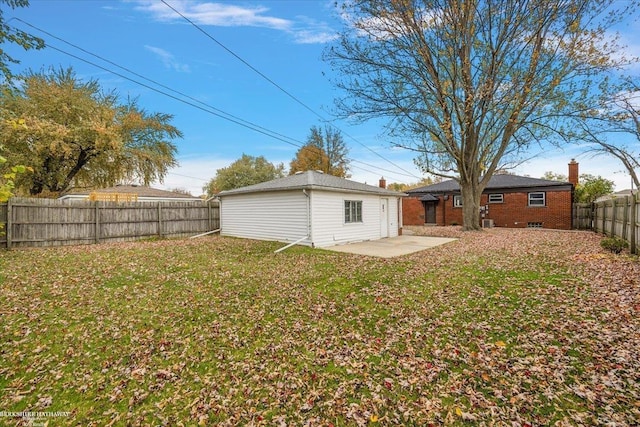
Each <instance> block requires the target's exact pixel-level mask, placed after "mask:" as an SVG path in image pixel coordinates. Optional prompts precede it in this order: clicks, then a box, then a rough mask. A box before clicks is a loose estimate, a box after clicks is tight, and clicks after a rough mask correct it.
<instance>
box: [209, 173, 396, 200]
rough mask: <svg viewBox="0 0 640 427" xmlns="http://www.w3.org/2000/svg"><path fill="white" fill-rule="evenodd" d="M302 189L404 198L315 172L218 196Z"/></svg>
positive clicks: (388, 191)
mask: <svg viewBox="0 0 640 427" xmlns="http://www.w3.org/2000/svg"><path fill="white" fill-rule="evenodd" d="M303 189H307V190H309V189H311V190H312V189H322V190H326V191H347V192H354V193H371V194H381V195H389V196H405V193H399V192H397V191H393V190H387V189H386V188H380V187H376V186H373V185H367V184H362V183H360V182H356V181H350V180H348V179H344V178H339V177H337V176H333V175H328V174H325V173H322V172H317V171H306V172H302V173H297V174H295V175H289V176H286V177H284V178H278V179H274V180H272V181H267V182H262V183H260V184H255V185H249V186H246V187H241V188H236V189H233V190H227V191H221V192H220V193H219V194H218V196H221V197H224V196H228V195H232V194H246V193H258V192H265V191H282V190H303Z"/></svg>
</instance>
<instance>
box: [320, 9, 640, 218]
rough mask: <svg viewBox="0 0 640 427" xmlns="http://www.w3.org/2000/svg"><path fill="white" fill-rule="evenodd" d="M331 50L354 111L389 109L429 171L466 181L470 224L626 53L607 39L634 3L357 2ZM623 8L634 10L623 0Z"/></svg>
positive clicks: (395, 130)
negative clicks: (495, 182) (490, 192)
mask: <svg viewBox="0 0 640 427" xmlns="http://www.w3.org/2000/svg"><path fill="white" fill-rule="evenodd" d="M344 7H345V10H344V11H343V16H347V17H349V18H350V22H349V24H350V26H349V27H347V28H346V30H345V31H344V33H343V34H342V36H341V37H340V39H339V41H338V42H337V43H336V44H335V45H334V46H333V47H332V48H331V49H329V50H327V51H326V59H327V60H328V61H330V63H331V64H332V66H333V68H334V69H335V70H336V71H337V72H338V75H339V76H340V78H339V79H338V80H337V81H336V85H337V86H338V87H339V88H340V89H342V90H344V91H345V92H346V96H343V97H341V98H339V99H338V100H337V101H336V104H337V107H338V111H339V112H340V113H342V115H343V116H344V117H350V118H355V119H357V120H361V121H364V120H368V119H372V118H376V119H377V118H383V119H386V120H387V128H388V131H389V133H390V135H391V137H393V139H394V140H395V142H394V144H395V145H397V146H400V147H404V148H407V149H409V150H412V151H414V152H415V153H416V156H417V157H416V161H417V163H418V165H419V166H420V167H421V168H422V170H423V171H424V172H425V173H430V174H434V175H439V176H442V177H445V178H452V179H454V180H456V181H457V182H458V183H459V184H460V189H461V193H462V197H463V200H464V203H463V223H464V224H463V225H464V229H466V230H471V229H479V227H480V224H479V213H480V209H479V208H480V196H481V194H482V192H483V190H484V189H485V188H486V186H487V184H488V182H489V179H490V178H491V176H492V175H493V174H494V172H495V171H496V170H498V169H502V168H504V169H508V168H510V167H513V166H515V165H517V164H518V162H520V161H521V159H522V157H523V154H524V153H525V152H527V151H528V150H530V149H531V147H532V145H533V144H535V143H536V142H540V141H546V142H555V143H561V142H563V141H565V140H566V138H569V137H570V136H571V134H570V132H571V130H572V129H573V128H574V126H573V124H572V123H571V120H574V119H575V120H578V119H579V118H578V117H577V116H575V115H574V113H575V112H576V111H583V110H585V109H586V108H590V107H592V106H594V105H595V102H596V101H595V97H596V96H597V94H596V92H602V91H613V89H612V88H610V87H608V86H607V81H606V77H610V76H609V75H608V74H607V73H608V72H609V71H611V70H613V69H615V68H616V67H617V66H618V65H620V64H623V63H626V59H624V58H622V57H621V55H619V51H620V46H619V45H618V44H617V43H616V41H615V40H608V39H607V38H608V37H609V34H610V33H609V30H610V29H611V28H612V27H613V25H614V24H616V23H618V22H619V21H620V20H622V19H625V18H626V17H628V16H629V15H630V14H631V13H633V12H635V10H633V8H634V7H635V6H634V5H633V4H632V3H628V2H616V1H614V0H566V1H558V0H538V1H529V0H423V1H419V0H374V1H370V0H353V1H350V2H347V3H346V5H345V6H344ZM620 8H622V9H623V10H620Z"/></svg>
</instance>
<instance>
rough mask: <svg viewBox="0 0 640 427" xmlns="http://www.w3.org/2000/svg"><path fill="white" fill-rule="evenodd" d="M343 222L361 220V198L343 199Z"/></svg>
mask: <svg viewBox="0 0 640 427" xmlns="http://www.w3.org/2000/svg"><path fill="white" fill-rule="evenodd" d="M344 222H345V223H347V224H348V223H351V222H362V200H345V201H344Z"/></svg>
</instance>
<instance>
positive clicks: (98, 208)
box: [93, 200, 100, 243]
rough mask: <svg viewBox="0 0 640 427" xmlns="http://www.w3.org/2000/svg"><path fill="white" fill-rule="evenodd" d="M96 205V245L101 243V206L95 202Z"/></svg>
mask: <svg viewBox="0 0 640 427" xmlns="http://www.w3.org/2000/svg"><path fill="white" fill-rule="evenodd" d="M93 203H95V216H96V218H95V225H96V230H95V241H96V243H100V205H99V203H100V202H99V201H97V200H96V201H95V202H93Z"/></svg>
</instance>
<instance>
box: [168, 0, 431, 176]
mask: <svg viewBox="0 0 640 427" xmlns="http://www.w3.org/2000/svg"><path fill="white" fill-rule="evenodd" d="M160 1H162V3H164V4H165V6H167V7H168V8H169V9H171V10H173V11H174V12H175V13H176V14H177V15H179V16H181V17H182V18H183V19H184V20H185V21H187V22H188V23H189V24H191V25H192V26H193V27H194V28H196V29H197V30H198V31H200V32H201V33H202V34H204V35H205V36H206V37H208V38H209V39H210V40H211V41H213V42H214V43H216V44H217V45H218V46H220V47H221V48H223V49H224V50H226V51H227V52H228V53H229V54H230V55H232V56H233V57H234V58H236V59H238V60H239V61H240V62H242V63H243V64H244V65H246V66H247V67H249V68H250V69H251V70H252V71H254V72H255V73H256V74H258V75H259V76H260V77H262V78H263V79H265V80H266V81H268V82H269V83H271V84H272V85H273V86H275V87H276V88H277V89H278V90H280V91H281V92H283V93H284V94H285V95H287V96H288V97H289V98H291V99H293V100H294V101H295V102H297V103H298V104H300V105H301V106H303V107H304V108H305V109H307V110H308V111H310V112H311V113H312V114H314V115H315V116H316V117H318V118H319V119H320V120H321V121H322V122H323V123H326V124H329V125H330V126H333V127H334V128H336V129H338V130H339V131H340V132H342V133H344V134H345V135H347V136H348V137H349V138H351V139H352V140H354V141H355V142H357V143H358V144H360V145H361V146H363V147H364V148H366V149H367V150H369V151H370V152H371V153H373V154H375V155H376V156H378V157H380V158H381V159H382V160H384V161H385V162H388V163H390V164H391V165H393V166H395V167H396V168H398V169H400V170H401V171H403V172H406V173H407V174H408V175H409V176H412V177H414V178H417V179H419V180H420V179H422V178H421V177H419V176H417V175H415V174H413V173H411V172H409V171H408V170H406V169H404V168H403V167H401V166H399V165H397V164H395V163H394V162H392V161H391V160H389V159H387V158H386V157H384V156H383V155H382V154H380V153H378V152H377V151H375V150H374V149H372V148H371V147H369V146H367V145H365V144H363V143H362V142H360V141H358V140H357V139H356V138H354V137H353V136H351V135H349V134H348V133H346V132H344V131H343V130H341V129H340V128H338V127H337V126H335V125H333V124H331V123H330V121H329V120H327V119H326V118H324V117H323V116H322V115H321V114H319V113H318V112H316V111H315V110H314V109H312V108H311V107H309V106H308V105H307V104H305V103H304V102H302V101H301V100H300V99H299V98H297V97H296V96H294V95H293V94H291V92H289V91H287V90H286V89H284V88H283V87H282V86H280V85H279V84H278V83H276V82H275V81H273V80H272V79H270V78H269V77H267V76H266V75H265V74H264V73H262V72H261V71H260V70H258V69H257V68H256V67H254V66H253V65H251V64H250V63H249V62H247V61H246V60H244V59H243V58H242V57H240V55H238V54H237V53H235V52H234V51H233V50H231V49H230V48H228V47H227V46H225V45H224V44H223V43H221V42H220V41H218V40H217V39H216V38H215V37H213V36H212V35H211V34H209V33H208V32H207V31H205V30H204V29H203V28H202V27H200V26H199V25H198V24H196V23H195V22H193V21H192V20H191V19H189V18H188V17H186V16H185V15H184V14H183V13H181V12H180V11H179V10H177V9H176V8H174V7H173V6H171V5H170V4H169V3H167V2H166V1H165V0H160Z"/></svg>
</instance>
